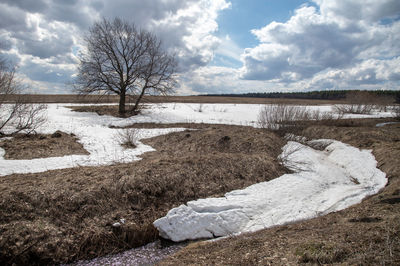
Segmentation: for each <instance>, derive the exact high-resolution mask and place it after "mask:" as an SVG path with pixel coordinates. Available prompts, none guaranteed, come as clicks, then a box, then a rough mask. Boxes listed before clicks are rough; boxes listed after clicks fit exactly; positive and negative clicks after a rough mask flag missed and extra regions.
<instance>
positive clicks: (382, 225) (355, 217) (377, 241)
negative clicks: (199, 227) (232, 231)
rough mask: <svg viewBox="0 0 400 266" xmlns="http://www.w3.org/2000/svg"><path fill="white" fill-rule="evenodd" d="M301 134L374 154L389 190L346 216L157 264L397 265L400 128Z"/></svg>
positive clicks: (206, 246) (193, 248) (345, 127)
mask: <svg viewBox="0 0 400 266" xmlns="http://www.w3.org/2000/svg"><path fill="white" fill-rule="evenodd" d="M361 121H365V123H364V124H363V123H362V122H361ZM375 122H376V121H375ZM303 133H304V135H306V136H308V137H311V138H333V139H337V140H340V141H343V142H345V143H349V144H351V145H354V146H356V147H360V148H365V149H372V150H373V154H374V155H375V157H376V159H377V161H378V167H379V168H380V169H381V170H382V171H384V172H386V173H387V177H388V179H389V183H388V185H387V186H386V187H385V188H384V189H383V190H382V191H381V192H380V193H379V194H377V195H374V196H371V197H369V198H367V199H365V200H364V201H363V202H362V203H360V204H357V205H355V206H352V207H350V208H348V209H346V210H343V211H340V212H336V213H331V214H328V215H326V216H322V217H319V218H316V219H312V220H308V221H304V222H301V223H296V224H290V225H285V226H277V227H275V228H271V229H266V230H263V231H260V232H257V233H254V234H246V235H242V236H238V237H232V238H228V239H223V240H220V241H216V242H200V243H195V244H192V245H189V246H188V247H187V248H184V249H183V250H181V251H180V252H178V253H176V254H175V255H173V256H172V257H170V258H168V259H166V260H165V261H163V262H162V263H161V264H162V265H188V264H197V265H203V264H208V265H210V264H212V265H236V264H240V265H295V264H303V263H311V264H345V265H348V264H349V265H355V264H357V265H364V264H365V265H378V264H385V265H398V264H399V262H400V245H399V243H400V242H399V241H400V234H399V232H400V201H399V198H400V197H399V196H400V189H399V187H400V141H399V138H400V126H399V125H390V126H385V127H382V128H376V127H375V123H374V122H373V121H372V120H360V121H359V122H357V124H355V125H353V126H351V125H349V124H347V123H343V124H341V125H336V126H324V125H321V124H317V125H314V126H310V127H308V128H307V129H306V130H305V131H304V132H303Z"/></svg>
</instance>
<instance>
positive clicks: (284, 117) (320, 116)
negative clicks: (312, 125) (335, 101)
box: [258, 104, 340, 134]
mask: <svg viewBox="0 0 400 266" xmlns="http://www.w3.org/2000/svg"><path fill="white" fill-rule="evenodd" d="M339 118H340V117H337V118H336V119H339ZM332 120H334V115H333V114H332V113H330V112H321V111H319V110H314V111H313V110H309V109H307V107H306V106H294V105H287V104H277V105H266V106H264V108H262V109H261V111H260V113H259V115H258V125H259V127H260V128H264V129H270V130H275V131H277V132H280V133H282V134H286V133H295V134H296V133H298V132H300V131H301V130H302V129H304V128H305V127H306V126H307V125H306V122H307V121H332Z"/></svg>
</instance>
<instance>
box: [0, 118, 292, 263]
mask: <svg viewBox="0 0 400 266" xmlns="http://www.w3.org/2000/svg"><path fill="white" fill-rule="evenodd" d="M186 126H188V127H190V125H186ZM196 127H197V129H198V130H196V131H186V132H178V133H172V134H169V135H165V136H160V137H156V138H152V139H148V140H145V141H144V142H145V143H146V144H149V145H151V146H152V147H154V148H155V149H156V150H157V151H155V152H150V153H146V154H144V155H143V156H142V157H143V160H141V161H138V162H133V163H129V164H117V165H113V166H98V167H79V168H71V169H63V170H54V171H47V172H44V173H36V174H14V175H9V176H5V177H1V178H0V261H1V262H2V264H13V263H15V264H28V263H29V264H53V263H65V262H72V261H75V260H78V259H88V258H94V257H97V256H102V255H105V254H111V253H116V252H120V251H123V250H126V249H129V248H132V247H137V246H141V245H143V244H146V243H149V242H151V241H154V240H155V239H157V237H158V232H157V231H156V229H155V228H154V227H153V226H152V223H153V221H154V220H156V219H157V218H160V217H162V216H164V215H165V214H166V213H167V211H168V210H169V209H171V208H173V207H176V206H178V205H180V204H182V203H185V202H187V201H189V200H193V199H198V198H203V197H210V196H221V195H223V194H224V193H226V192H228V191H231V190H234V189H239V188H244V187H247V186H249V185H251V184H254V183H258V182H261V181H266V180H271V179H273V178H275V177H277V176H280V175H282V174H283V173H285V172H286V170H285V169H283V168H282V167H281V166H280V164H279V163H278V161H277V159H276V158H277V156H278V154H279V153H280V152H281V147H282V146H283V145H284V143H285V142H284V141H283V140H282V139H281V138H280V137H279V136H277V135H276V134H274V133H272V132H267V131H263V130H260V129H254V128H250V127H238V126H223V125H219V126H216V125H215V126H214V125H201V126H196ZM43 156H44V155H43ZM121 219H124V223H122V222H121ZM116 222H120V224H121V226H119V227H115V226H113V224H114V223H116Z"/></svg>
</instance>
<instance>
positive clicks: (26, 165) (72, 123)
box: [0, 104, 185, 176]
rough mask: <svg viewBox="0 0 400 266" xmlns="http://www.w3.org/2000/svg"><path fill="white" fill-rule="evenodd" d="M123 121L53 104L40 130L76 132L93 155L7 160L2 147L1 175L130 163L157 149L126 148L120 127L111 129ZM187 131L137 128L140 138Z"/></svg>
mask: <svg viewBox="0 0 400 266" xmlns="http://www.w3.org/2000/svg"><path fill="white" fill-rule="evenodd" d="M123 120H124V119H123V118H115V117H111V116H99V115H97V114H95V113H81V112H73V111H71V110H70V109H69V108H65V107H63V106H61V105H56V104H50V105H49V107H48V121H47V123H46V124H45V125H43V126H42V127H41V128H39V129H38V132H39V133H45V134H51V133H53V132H55V131H57V130H61V131H63V132H66V133H73V134H75V135H76V137H77V138H78V139H79V142H80V143H82V145H83V147H84V148H85V149H86V150H87V151H88V152H89V153H90V154H89V155H68V156H63V157H51V158H41V159H33V160H5V159H4V154H5V151H4V149H1V148H0V176H4V175H9V174H14V173H38V172H45V171H48V170H55V169H64V168H71V167H78V166H98V165H110V164H114V163H128V162H132V161H135V160H140V158H139V157H138V156H140V155H141V154H143V153H145V152H148V151H154V149H153V148H152V147H150V146H148V145H144V144H143V143H141V142H140V141H138V142H137V143H136V146H137V147H136V148H134V149H126V148H124V147H122V146H121V145H120V143H118V140H117V138H116V135H117V131H118V130H120V129H112V128H109V125H110V124H111V123H113V122H116V121H123ZM183 130H185V129H184V128H167V129H165V128H164V129H137V132H138V133H137V134H138V136H137V137H138V140H140V139H144V138H151V137H155V136H159V135H163V134H168V133H170V132H176V131H183Z"/></svg>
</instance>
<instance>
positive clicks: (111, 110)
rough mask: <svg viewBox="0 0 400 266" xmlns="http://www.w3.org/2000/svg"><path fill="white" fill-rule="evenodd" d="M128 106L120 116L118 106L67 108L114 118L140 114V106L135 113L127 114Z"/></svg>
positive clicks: (141, 107)
mask: <svg viewBox="0 0 400 266" xmlns="http://www.w3.org/2000/svg"><path fill="white" fill-rule="evenodd" d="M129 107H130V105H127V106H126V107H125V109H126V110H127V112H126V113H124V114H122V115H121V114H120V113H119V111H118V105H89V106H68V108H70V109H72V110H73V111H75V112H94V113H96V114H98V115H109V116H114V117H130V116H134V115H137V114H138V113H140V110H142V109H143V108H144V107H143V106H140V107H139V109H138V110H137V111H136V112H135V113H131V112H129V111H128V110H129Z"/></svg>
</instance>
